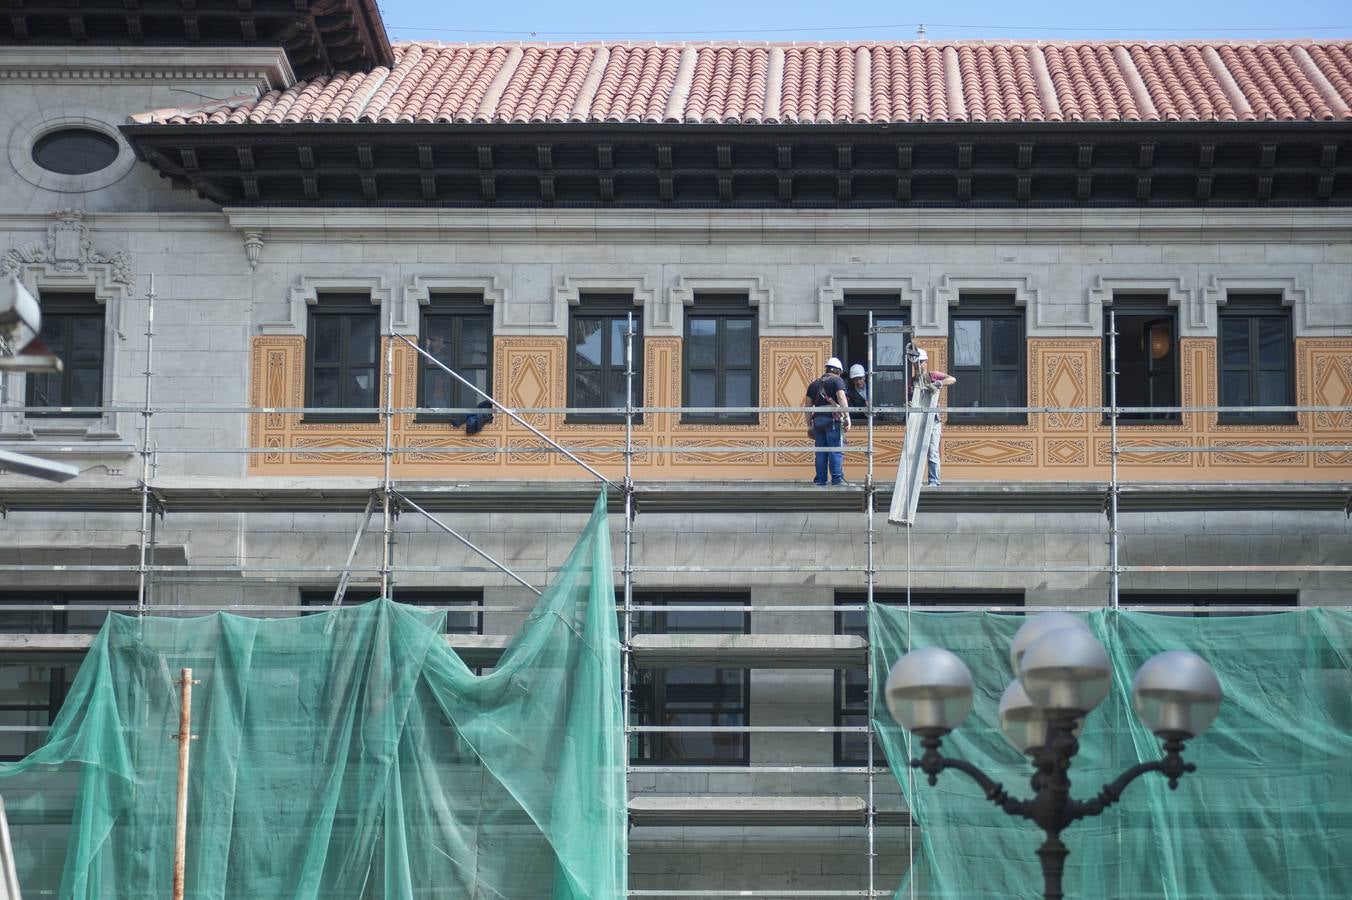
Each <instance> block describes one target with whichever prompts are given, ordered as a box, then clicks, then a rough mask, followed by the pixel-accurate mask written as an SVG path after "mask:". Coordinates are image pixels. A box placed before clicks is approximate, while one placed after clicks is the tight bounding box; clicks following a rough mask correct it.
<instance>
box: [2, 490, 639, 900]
mask: <svg viewBox="0 0 1352 900" xmlns="http://www.w3.org/2000/svg"><path fill="white" fill-rule="evenodd" d="M444 620H445V614H444V613H438V612H431V611H423V610H418V609H414V608H411V607H407V606H402V605H399V604H397V603H391V602H388V601H385V600H377V601H374V602H372V603H369V604H366V605H364V606H360V607H353V608H347V609H340V610H335V611H331V612H325V613H323V614H320V615H314V616H306V617H297V618H285V619H252V618H242V617H237V616H231V615H224V614H218V615H213V616H207V617H204V618H199V619H188V620H184V619H177V620H175V619H162V618H146V619H142V620H139V621H138V620H137V619H135V618H129V617H124V616H112V617H110V619H109V621H108V624H107V625H106V626H105V627H104V629H103V630H102V632H100V633H99V635H98V637H97V639H96V640H95V642H94V645H93V648H92V649H91V650H90V652H89V654H88V657H87V658H86V660H85V662H84V664H83V665H82V666H81V668H80V672H79V676H78V677H77V679H76V680H75V683H74V685H73V687H72V690H71V693H70V696H69V698H68V700H67V702H66V704H65V706H64V707H63V709H62V711H61V714H60V716H59V717H58V719H57V721H56V722H55V723H54V726H53V728H52V732H51V735H50V738H49V740H48V742H47V743H46V744H45V745H44V746H43V747H42V748H41V749H39V750H38V751H37V752H35V753H33V754H32V755H30V756H29V757H28V758H27V759H25V760H23V761H22V762H19V763H16V764H14V765H11V766H8V767H5V768H4V769H3V771H0V775H2V776H3V777H0V792H2V793H3V795H4V799H5V803H6V805H7V807H8V810H9V815H10V821H11V824H12V827H13V837H14V843H15V845H16V850H15V852H16V856H17V858H18V865H19V872H20V881H21V884H22V887H23V891H24V897H25V898H26V900H32V898H35V897H42V896H56V897H61V898H95V897H98V898H106V897H125V898H137V900H144V898H147V897H166V896H168V895H169V887H170V884H171V880H172V876H171V867H172V843H173V832H174V801H175V778H176V767H177V743H176V742H175V741H174V740H173V735H174V734H175V733H176V732H177V730H178V699H177V688H176V685H175V684H174V681H175V679H176V678H177V676H178V674H179V670H180V669H181V668H183V667H191V668H192V669H193V673H194V677H196V678H199V679H200V680H201V684H200V685H198V686H197V687H196V688H195V693H194V695H193V728H192V730H193V733H194V734H195V735H197V736H198V740H196V741H195V742H194V743H193V751H192V777H191V785H190V795H189V809H190V816H189V828H188V839H187V896H188V897H192V898H232V900H233V898H245V897H248V898H283V897H285V898H317V900H318V898H323V900H332V898H353V900H366V898H371V900H385V898H411V897H439V898H441V897H457V898H473V900H490V898H506V900H531V898H552V900H591V898H614V897H622V896H623V892H624V887H625V883H626V835H625V831H626V818H625V816H626V810H625V769H624V766H625V757H624V738H623V718H622V716H621V710H620V677H619V659H620V654H619V645H618V639H617V635H616V620H615V594H614V586H613V583H612V578H611V558H610V539H609V534H608V532H607V527H606V512H605V497H604V495H602V497H601V498H600V499H599V500H598V501H597V504H596V508H595V511H594V513H593V515H592V518H591V521H590V523H589V524H588V526H587V528H586V531H585V532H584V533H583V534H582V536H581V537H580V539H579V540H578V542H577V545H576V547H575V548H574V549H573V552H572V555H571V556H570V557H569V559H568V562H567V564H566V565H565V566H564V568H563V570H562V571H561V572H560V573H559V575H558V576H557V578H556V580H555V581H554V583H553V584H552V585H551V586H550V587H549V589H548V590H547V591H546V592H545V594H544V596H542V597H541V598H540V600H539V603H538V605H537V606H536V608H535V610H534V612H533V613H531V614H530V616H529V618H528V619H527V621H526V623H525V626H524V627H523V628H522V629H521V631H520V633H519V634H517V636H516V637H515V638H514V640H513V641H512V643H511V645H510V647H509V648H508V649H507V651H506V653H505V654H504V655H503V657H502V659H501V662H500V663H499V665H498V666H497V667H496V668H495V669H493V670H492V671H491V672H489V673H486V674H483V675H476V674H475V673H474V672H473V671H471V670H470V669H468V668H467V667H466V666H465V664H464V663H463V662H462V661H461V660H460V658H459V657H458V656H457V655H456V654H455V653H454V652H453V651H452V650H451V649H450V648H449V646H448V645H447V643H446V640H445V636H444Z"/></svg>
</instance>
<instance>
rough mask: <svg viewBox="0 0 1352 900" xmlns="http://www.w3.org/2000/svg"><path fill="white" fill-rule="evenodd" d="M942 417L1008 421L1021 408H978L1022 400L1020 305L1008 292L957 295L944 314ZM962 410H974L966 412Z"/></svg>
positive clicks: (1019, 418)
mask: <svg viewBox="0 0 1352 900" xmlns="http://www.w3.org/2000/svg"><path fill="white" fill-rule="evenodd" d="M948 337H949V342H948V343H949V366H948V374H950V375H952V376H953V377H954V378H956V379H957V384H955V385H953V386H952V387H950V388H949V389H948V406H949V413H948V420H949V421H950V422H952V423H954V424H959V423H961V424H964V425H966V424H973V425H977V424H980V425H987V424H1012V425H1022V424H1024V423H1025V422H1027V421H1028V416H1027V414H1026V413H983V412H980V411H979V410H980V409H981V407H983V406H996V407H998V406H1006V407H1008V406H1024V405H1026V400H1025V398H1026V397H1027V375H1026V373H1025V372H1024V356H1025V351H1024V329H1023V310H1022V309H1020V308H1019V307H1017V306H1015V305H1014V301H1013V299H1012V298H1009V297H998V296H997V297H991V296H968V295H965V294H964V295H963V296H962V298H961V300H960V302H959V304H958V306H957V307H956V308H954V309H953V310H952V312H951V313H950V315H949V335H948ZM967 410H975V411H972V412H968V411H967Z"/></svg>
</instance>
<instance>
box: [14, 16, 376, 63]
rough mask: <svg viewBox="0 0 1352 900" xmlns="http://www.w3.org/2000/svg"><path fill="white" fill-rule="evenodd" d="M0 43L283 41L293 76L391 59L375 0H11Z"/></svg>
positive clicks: (278, 43) (272, 43)
mask: <svg viewBox="0 0 1352 900" xmlns="http://www.w3.org/2000/svg"><path fill="white" fill-rule="evenodd" d="M8 7H9V8H8V9H7V10H6V11H5V13H3V14H0V46H3V45H11V46H13V45H34V44H35V45H46V46H69V45H77V46H123V45H130V46H161V47H162V46H175V47H183V46H188V47H191V46H213V47H219V46H271V47H277V46H280V47H283V48H284V49H285V50H286V54H287V57H288V58H289V59H290V61H291V68H292V70H293V71H294V72H295V73H296V75H297V77H299V78H311V77H313V76H315V75H321V74H324V73H327V72H332V71H335V70H347V71H352V70H362V69H370V68H372V67H374V66H383V65H390V64H391V62H392V61H393V54H392V52H391V50H390V41H389V38H388V37H387V36H386V34H385V25H384V23H383V22H382V21H381V19H380V13H379V11H378V10H377V9H376V5H375V2H374V0H10V2H9V4H8Z"/></svg>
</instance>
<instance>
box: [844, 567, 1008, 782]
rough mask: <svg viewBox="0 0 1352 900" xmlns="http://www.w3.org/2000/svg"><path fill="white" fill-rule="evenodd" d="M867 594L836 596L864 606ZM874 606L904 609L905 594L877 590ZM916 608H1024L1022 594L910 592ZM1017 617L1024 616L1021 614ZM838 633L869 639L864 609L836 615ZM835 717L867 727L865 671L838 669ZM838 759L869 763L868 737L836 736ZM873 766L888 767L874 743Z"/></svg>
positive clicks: (846, 724)
mask: <svg viewBox="0 0 1352 900" xmlns="http://www.w3.org/2000/svg"><path fill="white" fill-rule="evenodd" d="M867 597H868V595H867V594H863V593H858V592H848V591H839V592H837V593H836V604H837V605H838V606H863V605H864V604H865V603H866V602H867ZM873 600H874V602H875V603H886V604H888V605H890V606H905V605H906V593H905V591H874V592H873ZM911 605H913V606H979V607H1022V606H1023V594H1021V593H1018V592H1014V591H1010V592H982V593H958V592H950V591H911ZM1015 615H1022V613H1021V612H1019V613H1015ZM836 634H851V635H857V636H859V637H867V636H868V615H867V614H866V613H865V612H863V611H862V610H859V611H849V612H838V613H836ZM835 706H836V716H835V723H836V725H837V726H843V727H858V726H867V725H868V672H867V671H865V670H864V669H837V670H836V703H835ZM835 738H836V741H835V743H836V747H835V760H836V765H838V766H863V765H867V764H868V735H867V734H860V733H858V732H844V733H842V732H837V733H836V736H835ZM873 764H874V765H876V766H881V765H886V763H885V762H884V757H883V751H882V747H880V746H879V745H877V744H874V747H873Z"/></svg>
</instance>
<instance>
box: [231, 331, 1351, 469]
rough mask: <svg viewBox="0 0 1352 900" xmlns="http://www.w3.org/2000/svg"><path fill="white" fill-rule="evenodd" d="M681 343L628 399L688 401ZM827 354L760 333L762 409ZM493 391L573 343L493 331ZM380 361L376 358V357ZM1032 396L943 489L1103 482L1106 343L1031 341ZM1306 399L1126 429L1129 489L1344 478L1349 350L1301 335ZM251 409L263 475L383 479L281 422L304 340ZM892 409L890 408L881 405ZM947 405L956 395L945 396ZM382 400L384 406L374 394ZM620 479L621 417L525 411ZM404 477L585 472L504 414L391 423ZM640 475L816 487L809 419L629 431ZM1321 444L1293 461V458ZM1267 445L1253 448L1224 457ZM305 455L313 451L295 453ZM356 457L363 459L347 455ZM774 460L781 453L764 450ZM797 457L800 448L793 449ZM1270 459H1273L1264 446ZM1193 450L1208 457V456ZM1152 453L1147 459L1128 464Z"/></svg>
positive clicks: (657, 355) (365, 456) (939, 358)
mask: <svg viewBox="0 0 1352 900" xmlns="http://www.w3.org/2000/svg"><path fill="white" fill-rule="evenodd" d="M918 343H919V344H920V345H921V346H922V347H924V348H925V349H926V350H927V351H928V352H929V355H930V361H931V365H932V367H933V368H934V369H937V370H941V371H946V370H947V363H948V346H947V341H945V340H943V339H942V338H922V339H920V340H919V341H918ZM681 351H682V346H681V341H680V339H678V338H670V337H652V338H646V339H645V340H644V347H643V372H642V375H641V377H642V390H641V392H640V396H639V397H638V398H636V403H638V402H641V403H642V404H643V405H646V406H651V407H666V408H670V409H679V408H680V407H681V403H682V395H681V392H682V378H681V365H682V360H681ZM830 351H831V342H830V340H829V339H826V338H763V339H762V340H761V342H760V360H759V370H758V375H759V379H760V381H759V391H758V400H759V403H760V404H761V405H763V406H769V407H784V406H797V405H800V404H802V403H803V402H804V395H805V393H806V388H807V385H808V383H810V382H811V380H812V379H813V378H816V377H817V375H818V374H820V372H821V369H822V365H823V364H824V363H825V360H826V357H827V356H828V355H829V354H830ZM393 352H394V369H395V377H394V379H393V381H394V396H393V398H392V405H393V406H394V407H396V408H399V407H413V406H416V405H417V397H418V391H417V385H418V377H419V376H418V365H417V358H416V354H415V353H414V352H413V351H412V350H411V349H410V348H408V347H407V346H404V345H403V344H396V345H395V347H394V348H393ZM493 352H494V359H493V386H494V396H496V397H498V399H500V400H501V401H502V402H504V403H506V404H507V405H508V406H510V407H512V408H514V409H529V408H547V409H560V408H563V407H566V406H567V398H568V389H567V384H568V382H567V378H568V354H567V341H566V339H564V338H552V337H544V338H541V337H498V338H495V339H494V342H493ZM382 358H383V357H382ZM1027 359H1028V367H1027V378H1028V381H1027V396H1028V404H1029V405H1030V406H1033V407H1038V406H1042V407H1048V408H1051V411H1049V412H1047V413H1044V414H1030V415H1029V416H1028V421H1027V423H1026V424H1022V425H981V426H976V425H962V424H953V423H950V424H948V425H947V426H946V427H945V429H944V438H943V444H944V480H945V481H949V480H964V479H967V480H986V481H989V480H997V481H998V480H1001V479H1006V478H1009V477H1011V475H1012V476H1014V477H1016V478H1018V479H1019V480H1038V479H1042V480H1057V481H1104V480H1107V478H1108V476H1109V470H1110V466H1111V462H1112V439H1111V430H1110V427H1109V425H1108V423H1107V422H1106V421H1105V420H1104V418H1103V417H1102V416H1101V415H1099V414H1097V413H1085V412H1073V411H1067V412H1057V411H1056V410H1057V409H1066V410H1075V409H1082V408H1085V407H1090V406H1097V405H1099V404H1100V403H1102V402H1103V400H1102V397H1103V362H1102V341H1101V340H1100V339H1097V338H1035V339H1031V340H1030V341H1029V342H1028V351H1027ZM1179 360H1180V368H1181V372H1180V380H1181V387H1182V398H1183V403H1184V404H1185V405H1190V406H1214V405H1215V404H1216V403H1217V401H1218V391H1217V367H1216V366H1217V363H1216V342H1215V341H1214V340H1211V339H1204V338H1184V339H1183V340H1182V341H1180V345H1179ZM1295 360H1296V378H1295V389H1296V402H1297V403H1298V404H1301V405H1317V406H1326V407H1336V409H1333V410H1330V411H1326V412H1319V413H1310V414H1302V415H1300V416H1299V417H1297V418H1296V420H1295V421H1294V422H1291V423H1276V424H1253V425H1249V424H1237V423H1228V424H1222V423H1221V422H1220V421H1219V418H1220V417H1219V416H1218V414H1216V413H1214V412H1213V413H1192V414H1187V415H1185V416H1183V417H1182V420H1181V421H1179V422H1171V423H1134V422H1133V423H1119V426H1118V431H1117V433H1118V446H1119V448H1120V449H1121V450H1122V451H1123V452H1119V454H1118V458H1117V462H1118V472H1119V476H1120V477H1121V478H1123V479H1137V480H1150V481H1167V480H1171V479H1187V480H1197V479H1198V478H1203V479H1215V480H1224V479H1227V478H1234V479H1241V480H1282V479H1287V480H1321V481H1326V480H1337V479H1352V453H1349V452H1348V451H1345V450H1342V449H1339V448H1341V447H1344V446H1347V445H1350V444H1352V409H1349V408H1348V407H1349V405H1352V338H1319V339H1313V338H1311V339H1300V340H1297V341H1296V348H1295ZM250 377H251V385H250V400H251V403H252V404H253V405H254V406H256V407H259V408H260V409H262V410H263V411H261V412H259V413H258V414H255V415H254V416H252V418H251V420H250V422H249V441H250V446H251V447H255V448H258V452H255V453H252V454H250V461H249V471H250V472H251V473H253V474H259V475H264V474H316V475H344V474H354V475H356V474H360V475H378V474H379V473H380V471H381V468H382V465H383V461H382V455H381V450H382V448H383V444H384V425H383V423H381V422H379V421H366V422H355V423H333V422H325V421H322V420H321V421H315V420H313V418H312V419H311V421H308V422H307V421H303V420H302V417H301V416H300V415H299V414H296V413H283V412H277V411H276V410H280V409H287V408H297V407H301V406H304V403H305V344H304V339H303V338H300V337H294V336H258V337H255V338H254V339H253V356H252V360H251V367H250ZM884 399H887V398H884ZM945 399H946V398H945ZM381 402H382V404H383V403H384V394H383V386H382V395H381ZM523 415H526V416H527V421H529V422H530V423H531V424H532V425H534V426H535V427H537V428H539V429H541V430H542V431H544V432H545V433H546V434H549V435H550V436H552V437H554V438H555V439H557V440H558V441H559V442H560V443H562V444H563V445H564V446H566V447H568V448H569V449H570V450H571V451H572V452H574V453H576V454H578V455H579V456H580V457H581V458H582V459H584V460H586V461H587V462H588V463H589V464H591V465H594V466H596V467H597V468H598V469H599V470H601V471H602V472H604V473H606V474H607V475H608V476H611V477H619V476H620V475H622V474H623V472H624V454H623V452H622V448H623V446H624V434H625V428H624V425H623V423H622V422H607V423H589V422H585V421H577V420H576V419H575V420H573V421H566V420H565V417H564V415H563V414H560V413H528V414H527V413H523ZM391 425H392V427H391V431H392V434H393V446H394V447H395V448H396V452H395V454H394V456H393V461H392V465H393V468H394V472H395V474H396V476H397V477H400V478H431V479H435V478H446V479H454V478H463V477H475V478H488V479H510V478H521V479H535V478H576V477H578V469H577V467H576V465H574V464H573V463H572V462H571V461H569V460H568V459H566V458H565V457H564V456H563V455H562V454H560V453H557V452H555V451H553V450H551V449H550V448H549V447H548V446H546V444H545V443H544V442H543V441H542V440H540V439H539V438H538V437H536V436H535V435H534V434H532V433H531V432H530V430H529V429H528V428H525V427H524V426H522V425H520V424H518V423H516V422H513V421H511V420H510V418H509V417H507V416H505V415H502V414H498V415H496V416H494V418H493V421H492V422H491V423H490V424H488V425H487V426H486V427H485V428H484V429H483V431H481V432H480V433H479V434H478V435H475V436H473V437H469V436H466V435H465V433H464V429H463V427H461V428H456V427H453V426H452V425H450V424H449V423H447V422H445V421H436V420H432V421H428V420H426V419H423V420H418V419H416V418H415V417H414V416H413V415H412V414H399V415H396V416H394V418H393V422H392V423H391ZM865 433H866V432H865V429H863V428H858V429H855V430H854V431H852V432H851V434H850V437H849V439H848V446H850V447H862V446H864V445H865V442H866V438H865ZM903 437H904V429H903V427H902V426H901V425H900V424H886V425H884V424H878V425H877V426H876V427H875V434H874V466H875V473H876V477H878V478H879V479H881V480H890V479H891V478H892V477H894V474H895V467H896V465H897V463H898V456H899V453H900V447H901V442H902V439H903ZM633 442H634V447H635V449H636V451H638V452H636V453H635V454H634V457H633V471H634V476H635V477H636V478H638V479H645V478H674V479H682V478H685V479H700V480H719V479H756V480H760V479H783V480H790V481H797V480H807V479H808V478H810V477H811V474H812V454H811V453H810V452H808V451H809V449H810V446H811V442H810V440H809V439H808V436H807V434H806V429H805V427H804V421H803V416H802V415H801V414H799V413H767V414H765V415H763V416H761V417H760V421H759V422H757V423H750V424H737V425H715V424H708V423H696V422H682V421H681V415H680V413H679V412H664V413H648V414H646V415H644V416H643V417H642V418H641V419H639V420H636V421H635V423H634V426H633ZM1293 446H1294V447H1300V446H1313V447H1323V446H1327V447H1329V448H1330V449H1329V450H1321V451H1314V452H1312V451H1300V450H1289V449H1286V448H1289V447H1293ZM1255 447H1256V448H1263V449H1260V450H1258V451H1255V452H1249V451H1245V450H1240V449H1233V450H1232V449H1229V448H1255ZM297 448H302V449H305V450H308V451H312V452H305V453H300V452H295V451H296V449H297ZM344 448H353V449H355V450H356V452H343V450H344ZM770 448H776V449H773V450H771V449H770ZM799 448H801V451H800V450H799ZM1267 448H1271V449H1270V450H1269V449H1267ZM1199 449H1202V450H1205V451H1206V452H1198V450H1199ZM1133 450H1136V451H1140V450H1149V451H1151V452H1147V453H1142V452H1131V451H1133ZM865 465H866V463H865V459H864V457H863V456H862V455H855V454H851V455H847V457H846V475H847V477H850V478H851V479H857V480H862V478H863V474H864V467H865Z"/></svg>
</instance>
